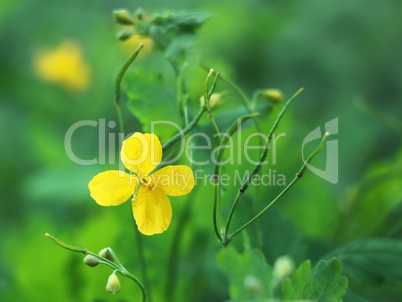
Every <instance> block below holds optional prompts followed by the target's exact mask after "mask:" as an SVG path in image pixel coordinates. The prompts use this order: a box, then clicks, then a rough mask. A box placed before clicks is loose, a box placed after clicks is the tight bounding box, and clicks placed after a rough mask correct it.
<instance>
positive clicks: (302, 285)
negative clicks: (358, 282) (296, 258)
mask: <svg viewBox="0 0 402 302" xmlns="http://www.w3.org/2000/svg"><path fill="white" fill-rule="evenodd" d="M341 272H342V266H341V263H340V262H339V260H338V259H336V258H332V259H330V260H321V261H320V262H318V264H317V265H316V266H315V267H314V269H313V270H311V268H310V261H309V260H306V261H304V262H303V263H302V264H301V265H300V266H299V268H298V269H297V270H296V271H295V272H294V273H293V276H292V278H291V279H290V278H287V279H285V280H284V282H283V283H282V288H281V294H280V297H281V300H284V301H293V300H302V299H311V300H313V301H319V302H332V301H334V302H337V301H342V299H341V297H342V296H343V295H344V294H345V291H346V288H347V285H348V280H347V278H346V277H345V276H342V275H341Z"/></svg>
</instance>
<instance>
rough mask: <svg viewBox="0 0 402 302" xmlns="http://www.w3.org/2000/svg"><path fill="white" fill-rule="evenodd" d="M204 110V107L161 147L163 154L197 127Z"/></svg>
mask: <svg viewBox="0 0 402 302" xmlns="http://www.w3.org/2000/svg"><path fill="white" fill-rule="evenodd" d="M205 110H206V108H205V105H204V106H203V107H201V109H200V110H199V111H198V113H197V115H196V116H195V117H194V118H193V120H192V121H191V122H190V123H189V124H188V125H187V126H186V127H185V128H184V129H183V130H182V131H180V132H178V133H176V134H175V135H174V136H173V137H171V138H170V139H169V140H168V141H167V142H166V143H164V144H163V145H162V149H163V152H165V150H166V149H169V148H170V147H171V146H173V145H174V144H175V143H176V142H178V141H179V140H180V139H182V138H183V137H184V136H185V135H186V134H187V133H189V132H190V131H191V130H192V129H193V128H194V127H195V125H197V123H198V121H199V120H200V118H201V116H202V115H203V113H204V112H205Z"/></svg>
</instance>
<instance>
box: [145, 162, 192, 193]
mask: <svg viewBox="0 0 402 302" xmlns="http://www.w3.org/2000/svg"><path fill="white" fill-rule="evenodd" d="M152 178H153V181H154V183H155V184H156V185H157V186H158V188H161V189H162V190H163V191H164V192H165V193H166V194H167V195H170V196H181V195H184V194H188V193H190V192H191V190H192V189H193V188H194V176H193V171H192V170H191V168H190V167H188V166H184V165H183V166H167V167H164V168H162V169H160V170H158V171H156V172H155V173H153V174H152Z"/></svg>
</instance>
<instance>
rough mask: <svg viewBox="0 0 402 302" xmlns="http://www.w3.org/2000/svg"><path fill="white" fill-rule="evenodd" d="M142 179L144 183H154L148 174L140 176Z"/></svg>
mask: <svg viewBox="0 0 402 302" xmlns="http://www.w3.org/2000/svg"><path fill="white" fill-rule="evenodd" d="M140 181H141V183H142V184H143V185H145V186H148V185H152V180H151V178H150V177H149V176H148V175H144V176H142V177H141V178H140Z"/></svg>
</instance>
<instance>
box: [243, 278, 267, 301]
mask: <svg viewBox="0 0 402 302" xmlns="http://www.w3.org/2000/svg"><path fill="white" fill-rule="evenodd" d="M244 287H245V288H247V289H248V290H249V291H250V292H251V293H252V294H253V295H254V296H257V295H258V294H259V293H260V292H261V290H262V288H263V285H262V282H261V280H260V279H259V278H257V277H255V276H247V277H246V279H244Z"/></svg>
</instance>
